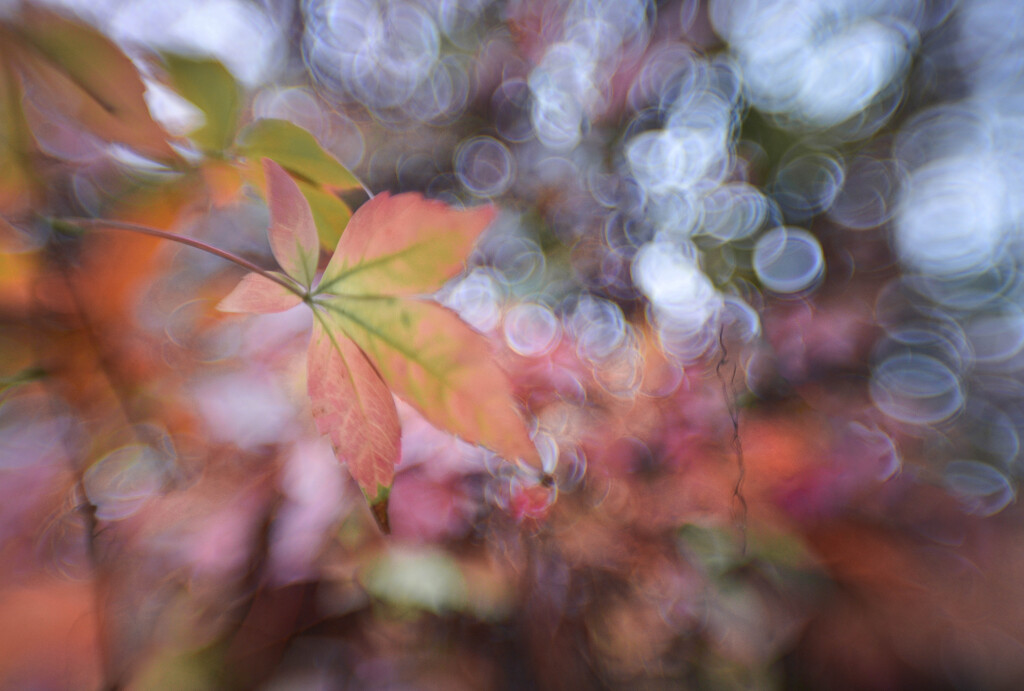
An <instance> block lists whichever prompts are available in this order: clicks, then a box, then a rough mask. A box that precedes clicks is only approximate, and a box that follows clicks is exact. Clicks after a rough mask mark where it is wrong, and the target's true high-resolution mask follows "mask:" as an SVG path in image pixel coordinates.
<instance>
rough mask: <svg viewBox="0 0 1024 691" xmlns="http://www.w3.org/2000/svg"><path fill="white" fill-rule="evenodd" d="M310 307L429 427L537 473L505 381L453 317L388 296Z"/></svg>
mask: <svg viewBox="0 0 1024 691" xmlns="http://www.w3.org/2000/svg"><path fill="white" fill-rule="evenodd" d="M357 213H358V212H357ZM316 304H317V305H318V306H319V307H322V308H323V311H324V312H325V321H326V322H327V323H328V324H329V325H332V326H336V328H337V330H340V331H342V332H344V333H345V334H346V335H347V336H348V337H349V338H351V339H352V340H353V341H355V342H356V343H357V344H358V345H359V347H360V348H361V349H362V350H363V352H365V353H366V355H367V357H369V358H370V360H371V361H372V362H373V363H374V365H376V367H377V370H378V371H379V372H380V376H381V377H383V378H384V381H386V382H387V383H388V386H390V387H391V389H392V390H393V391H394V392H395V393H396V394H398V396H400V397H401V398H402V399H403V400H405V401H407V402H408V403H410V404H411V405H412V406H413V407H415V408H416V409H417V410H419V412H420V413H421V414H422V415H423V416H424V417H425V418H426V419H427V420H429V421H430V422H431V424H433V425H435V426H437V427H439V428H441V429H442V430H445V431H447V432H451V433H452V434H455V435H457V436H459V437H461V438H463V439H465V440H466V441H468V442H470V443H473V444H480V445H482V446H486V447H487V448H489V449H491V450H492V451H495V452H496V453H498V454H500V455H502V456H504V457H505V458H508V459H510V460H515V459H517V458H518V459H523V460H525V461H526V462H528V463H530V464H531V465H534V466H536V467H538V468H539V467H540V465H541V463H540V458H539V456H538V454H537V450H536V448H535V447H534V445H533V443H532V442H531V441H530V437H529V434H528V433H527V430H526V426H525V424H524V423H523V420H522V419H521V418H520V417H519V414H518V412H517V411H516V407H515V402H514V401H515V398H514V397H513V394H512V385H511V383H510V382H509V380H508V378H507V377H506V376H505V373H504V372H503V371H502V370H501V368H500V367H498V365H497V363H496V361H495V358H494V353H492V352H491V349H490V346H489V344H488V342H487V340H486V339H485V338H484V337H483V336H482V335H481V334H479V333H477V332H476V331H474V330H473V329H471V328H470V327H469V326H468V325H466V323H465V322H463V321H462V320H461V319H459V317H458V316H456V314H455V313H454V312H451V311H450V310H448V309H446V308H444V307H442V306H440V305H438V304H436V303H433V302H425V301H422V300H415V299H400V298H389V297H379V298H345V297H336V296H334V297H329V298H324V299H322V300H317V301H316Z"/></svg>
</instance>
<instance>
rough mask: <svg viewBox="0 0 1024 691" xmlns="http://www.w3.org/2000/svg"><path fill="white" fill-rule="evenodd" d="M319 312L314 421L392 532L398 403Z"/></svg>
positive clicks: (312, 384)
mask: <svg viewBox="0 0 1024 691" xmlns="http://www.w3.org/2000/svg"><path fill="white" fill-rule="evenodd" d="M316 315H317V318H316V319H314V321H313V336H312V338H311V340H310V342H309V356H308V368H309V373H308V378H309V384H308V389H309V399H310V402H311V404H312V407H313V419H314V420H316V426H317V429H318V430H319V431H320V433H321V434H326V435H328V436H329V437H330V439H331V445H332V446H333V447H334V451H335V453H336V454H337V456H338V458H339V459H341V460H343V461H345V463H347V464H348V469H349V472H350V473H351V474H352V477H354V478H355V479H356V482H358V483H359V487H360V488H361V489H362V490H363V493H364V494H365V495H366V498H367V499H368V500H369V502H370V504H371V506H374V507H375V511H374V515H375V516H377V518H378V521H379V522H380V523H381V527H383V528H384V529H385V530H387V504H386V502H387V498H388V493H389V491H390V489H391V483H392V481H393V480H394V477H395V463H396V462H397V460H398V455H399V444H400V437H401V428H400V426H399V423H398V411H397V410H396V408H395V401H394V399H393V398H392V397H391V392H390V391H388V387H387V386H386V385H385V384H384V382H383V381H382V380H381V378H380V375H379V374H377V372H376V370H374V368H373V365H371V364H370V362H369V361H368V360H367V359H366V356H365V355H364V354H363V353H362V352H360V350H359V348H358V347H357V346H356V344H355V343H353V342H352V341H350V340H348V339H347V338H344V337H342V336H341V335H340V334H336V333H335V332H334V330H333V329H331V328H330V326H329V325H328V324H326V323H324V322H323V321H322V317H321V315H320V313H319V311H316ZM378 505H382V506H381V508H382V510H381V511H378V510H376V507H377V506H378Z"/></svg>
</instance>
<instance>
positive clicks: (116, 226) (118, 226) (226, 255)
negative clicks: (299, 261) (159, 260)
mask: <svg viewBox="0 0 1024 691" xmlns="http://www.w3.org/2000/svg"><path fill="white" fill-rule="evenodd" d="M57 220H59V221H61V222H63V223H70V224H72V225H76V226H81V227H83V228H94V229H98V230H125V231H128V232H131V233H139V234H140V235H149V236H151V237H155V238H160V239H162V240H170V241H171V242H177V243H178V244H181V245H188V246H189V247H194V248H196V249H198V250H202V251H204V252H207V253H209V254H212V255H214V256H217V257H220V258H221V259H227V260H228V261H229V262H233V263H234V264H237V265H238V266H241V267H242V268H244V269H248V270H249V271H252V272H254V273H258V274H259V275H260V276H263V278H266V279H267V280H270V281H273V282H274V283H276V284H278V285H279V286H282V287H284V288H287V289H288V290H289V291H291V292H293V293H295V294H296V295H298V296H299V297H303V298H304V297H305V296H306V294H305V292H304V291H303V290H302V289H301V288H300V287H298V286H297V285H295V284H293V283H290V282H288V281H286V280H285V279H283V278H281V277H280V276H275V275H274V274H272V273H271V272H269V271H267V270H266V269H264V268H262V267H259V266H257V265H256V264H253V263H252V262H251V261H249V260H247V259H242V258H241V257H239V256H238V255H237V254H232V253H231V252H228V251H226V250H222V249H220V248H218V247H214V246H213V245H208V244H207V243H205V242H203V241H202V240H196V239H195V238H190V237H188V236H185V235H178V234H177V233H169V232H167V231H166V230H157V229H156V228H150V227H149V226H143V225H139V224H138V223H128V222H127V221H113V220H110V219H106V218H78V217H74V216H72V217H66V216H65V217H61V218H59V219H57Z"/></svg>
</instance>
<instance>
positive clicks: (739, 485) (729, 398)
mask: <svg viewBox="0 0 1024 691" xmlns="http://www.w3.org/2000/svg"><path fill="white" fill-rule="evenodd" d="M718 345H719V346H721V348H722V357H721V359H720V360H719V361H718V364H717V365H716V366H715V374H716V375H717V376H718V379H719V381H721V382H722V397H723V398H724V399H725V406H726V409H727V410H728V411H729V417H730V419H731V420H732V447H733V451H734V453H735V454H736V466H737V469H738V471H739V473H738V475H737V477H736V484H735V485H734V486H733V488H732V496H733V498H734V499H737V500H738V501H739V504H740V511H739V516H738V517H737V523H738V524H739V529H740V540H741V542H740V554H742V555H745V554H746V553H747V499H746V497H745V496H743V479H744V478H745V477H746V474H747V467H746V464H745V463H744V462H743V442H742V441H741V440H740V412H739V408H738V407H737V405H736V363H735V362H734V363H732V374H731V375H730V377H729V381H728V382H726V381H725V377H723V376H722V366H723V365H725V364H726V363H727V362H728V361H729V360H728V352H729V351H728V350H727V349H726V347H725V327H722V328H720V329H719V331H718Z"/></svg>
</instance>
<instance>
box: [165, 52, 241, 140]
mask: <svg viewBox="0 0 1024 691" xmlns="http://www.w3.org/2000/svg"><path fill="white" fill-rule="evenodd" d="M162 57H163V61H164V66H165V67H166V69H167V76H168V77H169V78H170V83H171V86H172V87H173V88H174V90H175V91H177V92H178V93H179V94H180V95H181V96H183V97H184V98H186V99H187V100H189V101H191V102H192V103H193V104H195V105H196V107H197V108H199V110H201V111H202V112H203V115H204V116H206V122H205V123H204V124H203V125H202V126H201V127H199V128H198V129H197V130H195V131H194V132H192V133H191V134H190V135H189V136H190V137H191V138H192V139H193V140H194V141H195V142H196V143H197V144H199V146H200V147H202V149H203V150H204V151H209V152H221V151H224V150H225V149H227V148H228V147H229V146H231V142H232V140H233V139H234V136H235V131H236V129H237V128H238V113H239V109H240V108H241V101H242V93H241V88H240V87H239V86H238V82H236V81H235V78H234V77H233V76H232V75H231V72H229V71H228V69H227V68H226V67H224V65H222V64H221V63H220V62H218V61H217V60H213V59H208V58H192V57H187V56H184V55H176V54H173V53H164V54H163V55H162Z"/></svg>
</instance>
